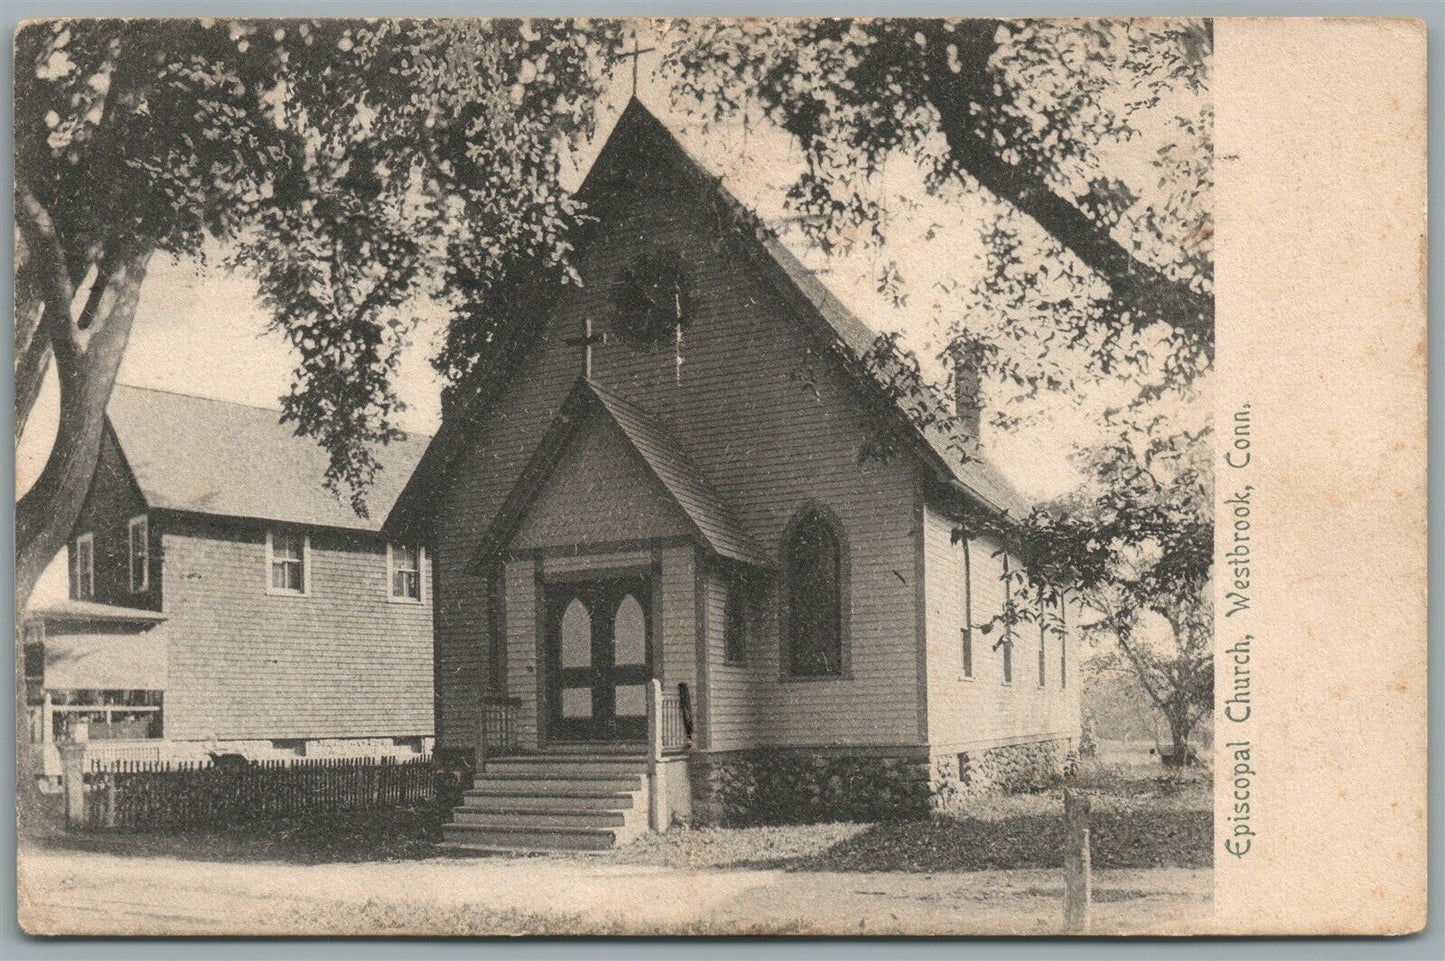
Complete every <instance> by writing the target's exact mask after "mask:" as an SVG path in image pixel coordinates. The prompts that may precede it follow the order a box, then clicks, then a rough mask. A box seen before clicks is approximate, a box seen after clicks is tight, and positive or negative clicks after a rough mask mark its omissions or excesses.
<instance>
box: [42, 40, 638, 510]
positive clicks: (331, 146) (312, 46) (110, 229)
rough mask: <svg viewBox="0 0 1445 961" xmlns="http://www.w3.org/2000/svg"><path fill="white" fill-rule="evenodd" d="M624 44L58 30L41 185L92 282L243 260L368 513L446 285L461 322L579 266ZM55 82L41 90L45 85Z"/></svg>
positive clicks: (45, 56) (332, 474)
mask: <svg viewBox="0 0 1445 961" xmlns="http://www.w3.org/2000/svg"><path fill="white" fill-rule="evenodd" d="M610 38H611V34H610V32H609V31H607V30H606V29H603V28H599V27H598V26H593V27H592V28H590V29H588V30H579V29H577V25H576V24H575V23H573V22H571V21H566V20H543V21H517V20H496V21H480V20H468V21H421V20H381V21H371V22H362V21H340V20H318V21H270V20H267V21H259V20H258V21H249V20H230V21H206V20H198V21H146V20H134V21H125V22H120V21H106V20H98V21H96V20H93V21H75V22H68V21H65V22H62V21H56V22H53V23H48V24H36V25H34V26H31V27H29V28H27V29H26V30H23V31H22V32H21V33H20V35H19V38H18V43H19V57H18V62H19V63H20V64H21V65H22V69H21V70H19V71H18V74H17V91H16V103H17V117H16V129H17V131H18V132H19V134H20V136H19V139H18V142H17V167H18V170H19V174H20V177H21V179H22V181H23V182H24V184H25V185H26V187H27V189H28V190H30V191H31V192H32V193H33V194H34V195H35V196H36V198H37V200H39V202H40V203H41V204H43V205H44V207H45V208H46V210H48V211H49V214H50V218H51V220H52V221H53V222H54V223H55V226H56V231H57V233H58V235H59V238H60V242H61V245H62V248H63V249H64V250H65V253H66V256H67V259H68V260H69V261H71V264H70V273H71V275H72V276H74V275H77V274H79V273H81V270H80V269H79V268H80V267H81V266H84V265H88V262H90V261H93V260H95V259H97V257H98V256H99V254H100V252H101V251H104V250H105V249H107V248H108V247H109V246H110V245H112V244H114V243H116V242H117V237H118V235H123V234H127V233H139V234H141V235H143V236H145V237H146V238H148V240H149V242H151V243H153V244H154V245H155V246H156V247H157V249H159V250H162V251H165V252H167V253H171V254H175V255H192V256H195V255H199V254H201V253H202V249H203V248H202V245H203V242H204V240H205V239H206V238H207V237H211V238H216V239H219V240H221V241H227V242H233V243H235V244H236V245H237V248H238V252H237V253H236V255H235V258H234V262H235V263H236V264H238V265H240V266H242V267H244V268H246V269H248V270H249V271H250V272H251V273H252V274H253V275H254V276H255V277H256V279H257V280H258V282H259V284H260V290H261V295H262V298H263V300H264V301H265V304H266V306H267V307H268V309H269V310H270V312H271V320H272V324H273V326H274V328H275V329H277V330H278V331H280V332H281V333H283V334H284V335H285V336H286V337H287V339H288V340H289V341H290V342H291V344H292V345H293V346H294V347H295V348H296V351H297V354H298V356H299V364H298V367H297V369H296V379H295V386H294V388H293V390H292V392H291V394H290V395H289V396H288V397H287V398H285V401H284V412H285V417H286V419H288V420H291V421H294V422H295V423H296V425H297V429H298V431H299V432H300V433H303V434H306V435H308V436H314V437H316V438H318V439H319V440H320V441H321V442H322V444H323V445H324V446H325V447H326V448H327V450H328V451H329V452H330V453H331V467H330V470H329V471H328V480H329V481H330V482H331V483H332V484H334V485H345V486H347V487H349V488H350V490H351V491H352V493H353V495H354V497H353V499H354V501H355V503H356V505H357V506H358V507H362V501H361V496H360V494H361V491H362V489H363V488H364V487H365V485H366V484H367V482H368V481H369V480H370V478H371V476H372V474H373V472H374V471H375V469H376V462H375V460H374V458H373V456H372V454H371V445H373V444H374V443H384V442H386V441H388V440H390V439H393V438H395V437H396V436H397V435H398V433H399V432H398V430H397V428H396V427H395V423H394V414H395V412H396V410H397V408H398V404H397V400H396V395H395V392H394V390H393V389H392V387H391V384H390V377H391V375H392V374H394V372H395V368H396V362H397V357H398V353H399V351H400V349H401V347H402V346H403V345H404V343H405V341H406V338H407V335H408V333H409V332H410V330H411V327H412V324H413V323H414V320H413V318H411V317H408V316H407V315H406V313H405V310H404V308H405V306H406V304H407V302H408V301H409V300H410V299H411V298H412V296H413V295H414V294H415V293H416V292H417V291H418V289H419V287H420V285H421V283H422V281H423V280H424V279H426V277H427V275H428V274H433V273H435V272H436V271H435V268H436V267H437V266H441V265H444V269H443V270H442V271H441V274H442V281H443V287H444V288H445V289H446V290H448V291H449V292H451V293H452V294H454V295H455V296H456V298H457V301H458V302H459V303H465V302H467V301H468V300H472V299H477V298H481V297H484V296H485V295H486V294H488V293H489V292H490V291H492V290H493V289H494V288H496V287H497V286H499V285H501V284H502V283H503V282H504V278H505V277H506V276H507V273H508V270H509V269H510V268H512V267H513V265H514V264H516V263H517V262H518V261H520V260H529V261H530V260H533V259H538V260H541V261H543V262H548V261H550V262H551V263H553V264H557V263H560V262H561V261H562V260H563V258H564V257H565V254H566V251H567V246H566V240H565V234H566V230H567V228H568V227H569V226H570V225H571V224H572V223H574V222H575V220H576V217H577V210H576V208H575V205H574V204H573V202H572V201H571V199H570V198H569V197H568V196H567V195H566V194H565V193H564V192H563V191H562V189H561V188H560V187H559V186H558V184H557V172H558V158H557V146H558V143H559V142H560V141H563V140H566V139H567V138H572V137H576V136H580V135H583V134H586V133H589V132H590V130H591V126H590V125H591V120H592V113H591V101H592V98H593V97H594V96H595V93H596V84H597V82H598V80H599V73H598V64H597V62H596V59H597V55H598V51H599V50H600V49H601V47H600V46H599V44H604V43H606V42H608V41H609V39H610ZM32 65H33V69H23V68H26V67H31V66H32Z"/></svg>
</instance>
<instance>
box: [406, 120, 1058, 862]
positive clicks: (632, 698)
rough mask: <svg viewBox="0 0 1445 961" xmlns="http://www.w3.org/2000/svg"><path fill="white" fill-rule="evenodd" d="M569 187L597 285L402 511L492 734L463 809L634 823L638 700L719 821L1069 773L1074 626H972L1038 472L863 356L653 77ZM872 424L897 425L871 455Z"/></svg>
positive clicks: (449, 678)
mask: <svg viewBox="0 0 1445 961" xmlns="http://www.w3.org/2000/svg"><path fill="white" fill-rule="evenodd" d="M581 196H582V197H583V198H584V199H585V200H586V202H587V204H588V212H589V214H591V215H592V216H593V217H595V218H596V221H595V223H593V224H592V225H591V226H590V227H589V229H588V233H587V234H586V235H585V236H584V237H583V238H581V241H580V243H579V246H578V253H577V256H576V265H577V268H578V270H579V273H580V276H581V280H582V283H581V285H580V286H577V285H568V286H565V287H561V288H559V289H558V290H556V291H553V292H550V294H548V295H547V296H545V297H538V299H537V302H536V304H535V309H534V310H533V311H532V312H531V313H529V314H527V315H526V316H524V317H523V318H522V320H521V321H520V322H519V323H517V324H516V325H515V328H514V329H513V330H512V331H511V332H510V334H509V335H508V336H509V340H507V341H506V342H505V343H504V349H503V350H500V351H499V352H498V353H499V355H501V356H506V357H509V358H511V360H509V361H508V366H507V367H506V368H505V369H500V368H499V369H496V370H494V371H491V372H490V374H489V375H488V376H484V377H482V378H480V379H479V382H481V383H483V384H485V386H484V387H482V388H479V390H478V392H477V393H476V394H475V395H473V396H471V397H470V398H468V399H466V400H458V401H455V402H454V403H452V404H450V405H449V407H448V409H447V410H446V411H445V413H444V418H443V424H442V427H441V430H440V431H439V433H438V435H437V437H436V438H435V439H434V440H433V441H432V443H431V445H430V447H429V448H428V450H427V453H426V455H425V456H424V457H423V458H422V461H421V463H420V465H419V467H418V469H417V471H416V472H415V474H414V475H413V476H412V479H411V481H410V482H409V483H408V485H407V487H406V490H405V491H404V492H403V493H402V495H401V496H400V498H399V499H398V501H397V503H396V506H395V507H394V508H393V510H392V512H391V516H390V517H389V519H388V521H387V524H386V530H387V532H388V533H389V535H390V536H391V537H392V538H394V539H396V538H400V539H403V540H412V541H417V542H422V543H425V544H427V545H429V547H430V548H431V550H432V551H433V553H434V556H435V558H436V582H435V585H434V589H435V607H436V621H435V631H436V684H437V687H436V734H437V754H438V759H439V761H441V760H443V759H446V763H448V764H451V765H452V766H454V768H455V769H457V770H469V769H470V766H471V764H472V763H473V758H474V757H476V756H477V755H478V753H480V754H482V755H483V756H484V757H485V758H489V760H486V761H485V767H484V769H483V770H482V771H480V772H477V773H476V775H475V780H474V781H472V780H470V778H471V777H472V775H471V774H470V773H468V774H467V778H468V783H469V784H470V785H471V786H470V788H469V789H468V790H466V791H465V792H464V793H463V794H462V795H461V796H460V798H459V800H458V804H457V810H456V811H455V814H454V818H455V820H454V823H452V824H450V825H448V826H447V828H446V837H447V838H448V840H449V841H450V842H452V843H454V844H458V845H462V846H475V847H548V846H559V847H561V846H565V847H600V846H608V845H610V844H612V843H615V842H617V841H618V840H621V839H623V838H625V837H626V836H627V835H629V834H630V833H632V832H635V831H638V830H642V829H643V828H644V827H645V824H646V814H645V810H646V807H647V804H648V798H647V797H646V795H647V793H648V791H649V790H652V789H655V788H650V787H649V786H648V785H649V783H651V782H648V781H647V780H646V779H645V778H643V777H642V774H643V773H644V772H645V771H646V770H647V767H646V764H645V754H644V752H645V750H646V744H645V742H646V740H647V739H648V737H649V736H650V733H651V729H650V728H649V727H648V721H647V716H648V713H649V706H650V704H651V705H652V707H653V710H654V711H655V712H656V716H657V717H658V722H657V723H658V724H659V725H661V728H662V732H661V734H660V735H659V737H661V738H663V739H665V741H666V744H665V747H666V749H667V752H666V763H665V767H666V770H667V772H668V773H667V778H666V781H665V785H666V791H667V794H668V799H667V803H668V805H669V811H670V813H671V814H672V815H678V816H683V817H688V818H691V819H692V820H693V821H694V822H697V823H719V822H721V823H746V822H757V821H790V820H815V819H826V818H837V817H844V818H848V817H858V818H865V817H866V818H876V817H889V816H907V815H912V814H918V813H925V812H927V811H929V810H938V809H946V808H948V807H950V806H951V805H953V804H955V803H957V801H958V799H959V798H961V797H963V796H965V795H966V794H968V793H970V792H974V791H978V790H981V789H984V788H986V787H989V786H993V785H998V784H1006V783H1009V782H1019V781H1024V780H1028V779H1032V778H1039V777H1043V776H1047V775H1048V774H1049V773H1050V772H1053V771H1056V770H1057V769H1058V768H1059V766H1060V765H1061V764H1062V762H1063V761H1064V759H1065V757H1066V755H1067V754H1068V752H1070V751H1071V750H1072V749H1073V747H1074V745H1075V743H1076V739H1077V738H1078V735H1079V701H1078V684H1077V682H1076V679H1075V677H1074V676H1073V670H1074V667H1073V665H1074V664H1075V661H1076V658H1075V652H1074V650H1073V649H1072V643H1073V641H1072V640H1071V639H1070V638H1069V637H1068V636H1067V634H1066V633H1064V634H1061V633H1059V632H1056V631H1054V630H1050V629H1041V628H1040V627H1039V625H1038V624H1037V623H1036V624H1033V625H1031V626H1029V628H1028V631H1025V632H1023V634H1022V635H1020V636H1017V637H1014V638H1013V639H1012V640H1011V641H1009V642H1005V643H998V639H999V637H1000V636H1001V634H1002V631H1001V630H991V633H985V632H984V630H983V628H984V627H985V626H988V627H990V628H992V625H993V624H994V623H995V622H996V620H997V617H998V615H999V614H1000V612H1001V611H1002V610H1003V606H1004V605H1005V604H1006V603H1007V594H1008V592H1009V591H1010V590H1011V587H1010V581H1009V580H1008V578H1007V573H1008V571H1009V565H1010V563H1013V564H1014V565H1015V566H1014V568H1013V569H1014V570H1015V571H1017V569H1018V568H1017V559H1016V558H1011V556H1010V554H1009V552H1008V551H1007V550H1006V549H1005V545H1004V544H1003V543H1002V542H1001V541H1000V539H999V537H998V536H997V535H994V534H990V533H986V531H987V530H995V529H997V528H998V527H999V525H1000V524H1002V526H1003V527H1005V528H1006V527H1007V523H1008V519H1009V518H1011V517H1012V518H1018V517H1021V516H1022V515H1024V514H1025V513H1027V511H1028V509H1029V508H1028V505H1027V503H1026V502H1025V501H1024V500H1023V499H1022V498H1021V497H1020V495H1019V494H1018V493H1017V492H1016V491H1015V490H1014V489H1013V488H1012V487H1011V486H1010V485H1009V483H1008V482H1007V481H1006V480H1005V479H1004V478H1003V476H1002V475H1001V474H1000V473H999V472H998V471H997V470H996V469H995V468H994V467H993V466H992V465H991V464H990V463H989V462H988V461H987V460H986V459H984V458H982V456H976V457H973V458H969V459H964V458H961V457H959V456H958V454H957V452H956V451H957V449H958V444H956V443H955V441H956V440H957V439H956V438H949V437H945V436H942V435H941V434H939V433H937V432H928V431H920V430H918V429H916V428H914V427H913V426H912V425H911V424H910V423H909V422H907V421H906V419H904V418H903V417H902V415H901V413H900V412H899V411H898V409H897V407H896V405H894V404H893V403H892V401H888V400H887V399H886V395H885V394H884V393H883V392H881V391H880V389H879V387H878V385H877V384H876V383H874V382H871V381H869V379H868V378H867V377H866V376H864V375H862V374H860V373H859V370H860V368H859V366H858V365H857V364H854V363H849V362H848V358H850V357H851V358H857V357H859V356H861V355H863V354H865V353H867V351H868V350H869V349H870V347H872V345H873V344H874V340H875V335H874V333H873V331H871V330H870V329H869V328H868V327H867V326H866V325H865V324H864V323H863V322H862V321H861V320H859V319H858V318H857V317H855V316H854V315H853V314H852V313H850V312H849V311H848V310H847V309H846V308H845V307H844V306H843V305H842V304H841V303H840V302H839V301H838V300H836V299H835V298H834V297H833V296H832V295H830V294H829V293H828V291H827V290H826V289H825V288H824V287H823V285H822V284H821V283H820V282H819V280H818V279H817V278H816V277H815V276H813V275H812V274H811V273H810V272H809V271H807V270H806V269H805V268H804V267H803V266H802V265H801V264H800V263H799V262H798V261H797V260H796V259H794V258H793V256H792V255H791V254H789V252H788V251H787V250H786V249H784V248H783V247H782V246H781V245H780V244H779V243H777V242H776V240H774V239H773V238H771V237H770V236H769V235H767V234H766V232H763V231H760V230H758V229H756V228H755V226H754V221H753V220H752V219H751V218H750V217H749V216H748V214H747V212H746V211H745V210H743V208H742V207H741V205H740V204H739V203H738V202H737V201H736V200H735V199H734V198H732V197H731V196H730V195H729V194H728V192H727V191H726V190H725V188H724V187H723V186H722V185H721V184H720V183H719V181H718V180H717V179H716V178H714V177H713V176H711V175H709V174H708V173H707V172H706V171H705V170H704V169H703V168H702V167H701V166H700V165H699V164H697V163H696V162H695V161H694V160H692V159H691V158H690V157H689V156H688V155H687V153H686V152H685V150H684V149H683V148H682V146H681V145H680V144H679V143H678V142H677V141H676V139H674V137H673V136H672V135H671V134H670V133H669V132H668V131H667V130H666V129H665V128H664V126H663V125H662V124H661V123H660V122H659V121H658V120H657V119H656V118H655V117H653V116H652V115H651V114H650V113H649V112H648V111H647V110H646V109H645V108H644V107H643V106H642V105H641V104H640V103H639V102H637V101H636V100H633V101H632V102H631V103H630V104H629V106H628V107H627V109H626V111H625V112H624V114H623V115H622V117H621V119H620V120H619V122H618V124H617V126H616V128H615V130H614V131H613V132H612V134H611V136H610V139H609V140H608V142H607V143H606V145H605V147H604V149H603V150H602V151H601V153H600V155H599V157H598V159H597V160H596V162H595V164H594V166H593V168H592V170H591V172H590V173H589V175H588V177H587V179H586V182H585V184H584V186H583V187H582V188H581ZM963 380H964V381H965V382H966V381H967V380H968V378H963ZM880 398H882V401H880ZM970 406H971V405H970V404H969V403H967V402H965V404H964V408H965V409H964V414H965V416H966V417H968V416H970V415H971V417H972V421H973V425H974V428H975V429H976V426H977V410H976V404H975V405H972V409H971V410H970V409H969V408H970ZM900 425H902V426H900ZM880 430H886V431H894V432H900V431H901V432H902V436H903V437H904V442H903V443H902V444H901V445H900V446H899V448H898V450H896V451H895V453H894V456H892V457H889V458H882V457H865V456H861V452H862V451H863V450H864V449H865V448H867V447H868V446H869V445H870V443H872V442H873V441H874V440H875V439H876V438H877V436H878V434H879V431H880ZM959 531H962V532H963V536H956V532H959ZM1029 631H1031V632H1032V633H1029ZM653 679H656V680H658V681H660V687H661V690H662V693H663V696H664V702H663V703H662V705H661V706H660V707H658V706H657V705H656V703H655V701H654V698H653V695H652V694H651V693H650V690H649V688H650V685H649V682H650V681H652V680H653ZM484 728H485V734H484V733H483V731H484ZM479 745H480V747H481V751H480V752H478V747H479ZM499 754H505V756H502V757H498V755H499ZM639 812H644V813H639Z"/></svg>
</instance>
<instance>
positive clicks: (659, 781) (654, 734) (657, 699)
mask: <svg viewBox="0 0 1445 961" xmlns="http://www.w3.org/2000/svg"><path fill="white" fill-rule="evenodd" d="M647 824H648V827H650V828H652V830H654V831H666V830H667V778H666V774H665V769H664V767H663V764H662V682H661V681H659V680H658V679H657V678H655V677H654V678H653V679H652V680H650V681H648V682H647Z"/></svg>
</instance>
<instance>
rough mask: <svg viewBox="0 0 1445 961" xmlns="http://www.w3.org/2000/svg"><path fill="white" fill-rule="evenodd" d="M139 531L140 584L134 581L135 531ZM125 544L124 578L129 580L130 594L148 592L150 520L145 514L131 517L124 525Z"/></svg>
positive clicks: (149, 577) (149, 576) (149, 575)
mask: <svg viewBox="0 0 1445 961" xmlns="http://www.w3.org/2000/svg"><path fill="white" fill-rule="evenodd" d="M137 530H139V531H140V555H139V556H140V558H141V566H140V583H139V584H137V583H136V580H135V562H136V556H137V555H136V531H137ZM126 533H127V535H128V536H127V544H128V545H129V551H128V552H127V554H126V576H127V577H129V578H130V592H131V593H132V594H139V593H140V592H141V591H144V590H148V589H149V588H150V586H151V542H150V536H151V527H150V520H149V518H148V517H147V516H146V515H145V514H141V515H139V516H138V517H132V518H131V519H130V522H129V523H128V524H127V525H126Z"/></svg>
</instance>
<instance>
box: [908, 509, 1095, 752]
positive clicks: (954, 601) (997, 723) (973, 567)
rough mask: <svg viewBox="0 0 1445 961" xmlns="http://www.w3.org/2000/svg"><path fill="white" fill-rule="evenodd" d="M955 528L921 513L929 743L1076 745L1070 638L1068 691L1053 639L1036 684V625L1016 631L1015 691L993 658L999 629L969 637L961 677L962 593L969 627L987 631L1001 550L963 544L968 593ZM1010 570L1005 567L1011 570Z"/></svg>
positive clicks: (984, 540)
mask: <svg viewBox="0 0 1445 961" xmlns="http://www.w3.org/2000/svg"><path fill="white" fill-rule="evenodd" d="M955 526H956V525H955V524H954V523H953V522H952V521H951V520H949V518H948V517H946V516H945V515H944V514H942V513H941V512H939V511H938V510H935V509H932V508H930V509H927V510H926V511H925V513H924V535H925V557H926V561H925V566H926V569H927V572H928V590H927V595H928V621H927V636H928V740H929V742H930V744H931V745H932V746H933V747H934V748H935V749H936V750H941V751H947V750H949V749H958V748H962V747H965V746H967V747H971V748H976V747H986V746H988V745H990V744H1003V743H1009V742H1013V741H1018V740H1021V739H1035V738H1036V739H1043V738H1049V737H1078V733H1079V685H1078V684H1077V683H1076V679H1075V677H1074V676H1073V675H1074V673H1075V671H1074V667H1073V665H1074V664H1076V663H1077V657H1076V647H1075V645H1074V643H1073V640H1074V632H1072V631H1070V632H1069V633H1068V635H1067V636H1066V638H1065V640H1064V643H1068V644H1070V649H1069V652H1068V653H1069V665H1070V668H1069V673H1070V677H1069V678H1068V683H1067V686H1063V685H1061V684H1060V678H1059V653H1060V651H1059V643H1060V641H1059V639H1058V638H1057V636H1054V635H1052V634H1051V635H1050V636H1049V637H1048V638H1047V640H1046V644H1047V649H1046V653H1047V657H1046V659H1045V665H1046V667H1047V675H1046V682H1045V684H1044V686H1042V687H1040V686H1039V683H1038V645H1039V629H1038V625H1037V624H1024V625H1021V626H1020V627H1019V636H1018V638H1017V640H1016V641H1015V645H1014V660H1013V683H1012V684H1010V685H1005V684H1004V682H1003V654H1002V651H1001V650H995V649H994V645H995V643H996V642H997V641H998V639H999V635H1000V630H1001V629H1000V628H994V630H992V631H991V632H990V633H988V634H983V633H981V632H979V631H977V630H975V631H974V641H973V678H972V680H969V679H966V678H964V676H963V660H962V640H961V630H962V627H963V623H964V609H965V608H964V591H965V589H969V587H971V590H972V592H973V622H974V624H975V625H979V624H985V623H987V622H988V621H989V619H990V618H992V617H995V616H996V615H998V614H999V613H1000V612H1001V611H1002V610H1003V604H1004V600H1005V590H1004V584H1003V581H1002V574H1003V554H1002V551H1001V547H1000V544H999V542H998V541H997V540H996V539H995V538H993V537H990V536H979V535H975V536H973V537H970V538H969V540H968V551H969V565H968V569H969V570H970V571H971V573H972V584H971V585H968V586H967V587H966V583H965V578H964V569H965V568H964V563H963V550H964V546H963V544H961V543H959V544H955V543H953V541H952V534H953V530H954V527H955ZM1014 563H1016V562H1014V561H1010V566H1011V567H1012V566H1013V564H1014Z"/></svg>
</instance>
